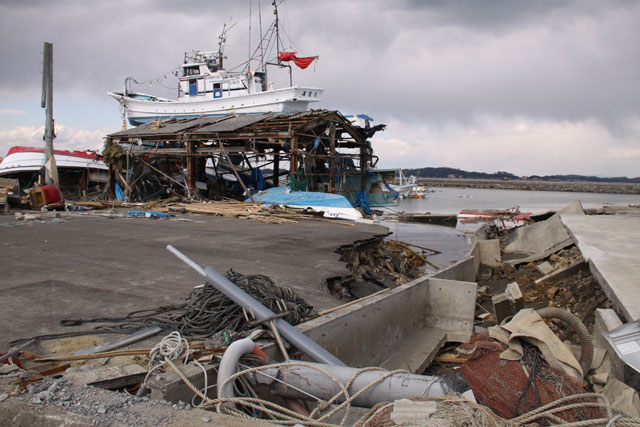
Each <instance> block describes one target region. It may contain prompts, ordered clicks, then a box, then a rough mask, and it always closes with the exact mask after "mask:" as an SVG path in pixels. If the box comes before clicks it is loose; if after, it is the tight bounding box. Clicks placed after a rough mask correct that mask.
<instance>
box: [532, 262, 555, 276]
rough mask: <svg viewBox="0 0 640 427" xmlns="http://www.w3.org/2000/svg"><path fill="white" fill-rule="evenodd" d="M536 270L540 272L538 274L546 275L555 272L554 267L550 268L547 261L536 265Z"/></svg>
mask: <svg viewBox="0 0 640 427" xmlns="http://www.w3.org/2000/svg"><path fill="white" fill-rule="evenodd" d="M536 269H537V270H538V271H539V272H540V274H542V275H546V274H549V273H551V272H552V271H553V270H555V267H554V266H552V265H551V263H550V262H549V261H545V262H541V263H540V264H538V265H536Z"/></svg>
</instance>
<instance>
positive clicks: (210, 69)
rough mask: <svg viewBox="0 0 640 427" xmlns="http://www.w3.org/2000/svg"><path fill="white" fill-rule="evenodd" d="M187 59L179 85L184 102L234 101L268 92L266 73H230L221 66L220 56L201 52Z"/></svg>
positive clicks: (179, 95) (180, 96) (179, 96)
mask: <svg viewBox="0 0 640 427" xmlns="http://www.w3.org/2000/svg"><path fill="white" fill-rule="evenodd" d="M185 58H186V59H185V63H184V64H182V75H181V76H180V81H179V83H178V99H179V100H181V101H202V100H210V99H218V98H231V97H236V96H244V95H249V94H253V93H258V92H263V91H266V90H267V85H266V75H265V73H263V72H260V71H258V72H255V73H251V72H247V73H230V72H227V71H225V70H224V69H223V68H222V67H221V66H220V64H219V62H218V59H217V58H218V54H217V53H213V52H198V53H196V54H195V55H194V56H192V57H188V56H187V55H185Z"/></svg>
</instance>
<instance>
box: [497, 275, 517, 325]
mask: <svg viewBox="0 0 640 427" xmlns="http://www.w3.org/2000/svg"><path fill="white" fill-rule="evenodd" d="M491 301H492V302H493V311H494V312H495V313H496V320H497V321H498V323H501V322H502V321H503V320H504V319H506V318H507V317H510V316H514V315H515V314H516V313H517V312H518V311H520V310H522V309H523V308H524V298H523V297H522V292H521V291H520V287H519V286H518V284H517V283H516V282H512V283H509V284H508V285H507V289H506V290H505V291H504V292H503V293H501V294H497V295H494V296H492V297H491Z"/></svg>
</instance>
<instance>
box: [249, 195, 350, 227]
mask: <svg viewBox="0 0 640 427" xmlns="http://www.w3.org/2000/svg"><path fill="white" fill-rule="evenodd" d="M252 198H253V200H255V201H256V202H262V203H263V204H264V205H283V206H289V207H292V208H301V209H313V210H314V211H316V212H324V216H325V217H327V218H336V219H347V220H351V221H356V220H359V219H362V214H361V213H360V211H358V210H357V209H355V208H354V207H353V206H352V205H351V203H349V201H348V200H347V199H346V198H345V197H344V196H341V195H339V194H330V193H319V192H313V191H291V189H289V187H273V188H269V189H268V190H265V191H260V192H258V193H256V194H254V195H252Z"/></svg>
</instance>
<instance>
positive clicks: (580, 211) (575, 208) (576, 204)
mask: <svg viewBox="0 0 640 427" xmlns="http://www.w3.org/2000/svg"><path fill="white" fill-rule="evenodd" d="M558 213H559V214H562V215H584V214H585V213H584V208H583V207H582V203H581V202H580V200H574V201H573V202H571V203H570V204H568V205H567V206H565V207H564V208H562V209H561V210H559V211H558Z"/></svg>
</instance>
